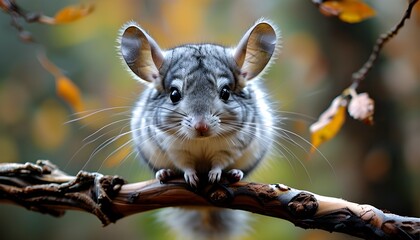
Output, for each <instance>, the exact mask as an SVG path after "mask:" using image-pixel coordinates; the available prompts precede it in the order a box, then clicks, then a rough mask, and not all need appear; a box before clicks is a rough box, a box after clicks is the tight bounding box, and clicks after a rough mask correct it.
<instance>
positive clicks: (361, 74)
mask: <svg viewBox="0 0 420 240" xmlns="http://www.w3.org/2000/svg"><path fill="white" fill-rule="evenodd" d="M417 2H418V0H410V2H409V4H408V8H407V10H406V11H405V14H404V16H403V17H402V19H401V20H400V22H399V23H398V24H397V25H396V26H394V27H393V28H392V29H391V30H389V31H388V32H387V33H384V34H381V35H380V36H379V38H378V39H377V40H376V43H375V45H374V46H373V49H372V53H371V54H370V56H369V58H368V60H367V61H366V62H365V64H364V65H363V66H362V67H361V68H360V69H359V71H357V72H355V73H353V75H352V85H351V86H350V88H352V89H357V87H358V86H359V84H360V82H361V81H363V80H364V79H365V78H366V75H367V73H368V72H369V71H370V70H371V69H372V67H373V66H374V63H375V61H376V59H378V56H379V53H380V52H381V50H382V48H383V46H384V45H385V43H387V42H388V41H389V40H390V39H392V38H393V37H394V36H395V35H396V34H397V33H398V31H399V30H400V29H401V28H402V27H403V26H404V23H405V20H407V19H409V18H410V16H411V11H412V10H413V7H414V5H415V4H416V3H417Z"/></svg>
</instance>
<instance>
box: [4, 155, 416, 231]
mask: <svg viewBox="0 0 420 240" xmlns="http://www.w3.org/2000/svg"><path fill="white" fill-rule="evenodd" d="M0 202H9V203H13V204H18V205H21V206H24V207H26V208H27V209H29V210H32V211H38V212H41V213H46V214H51V215H53V216H57V217H58V216H62V215H63V214H64V213H65V211H66V210H81V211H85V212H89V213H92V214H94V215H96V216H97V217H98V218H99V219H100V220H101V221H102V223H103V224H104V225H108V224H110V223H114V222H116V221H117V220H118V219H120V218H123V217H126V216H129V215H132V214H135V213H140V212H145V211H148V210H152V209H158V208H164V207H172V206H217V207H222V208H232V209H240V210H245V211H250V212H254V213H258V214H262V215H267V216H272V217H276V218H281V219H285V220H287V221H290V222H292V223H294V224H295V225H296V226H298V227H301V228H305V229H307V228H318V229H323V230H326V231H330V232H342V233H346V234H349V235H353V236H356V237H361V238H365V239H419V238H420V218H414V217H402V216H398V215H395V214H391V213H385V212H383V211H381V210H379V209H377V208H375V207H373V206H370V205H360V204H356V203H352V202H348V201H345V200H342V199H337V198H332V197H324V196H320V195H317V194H314V193H311V192H307V191H301V190H298V189H293V188H290V187H287V186H285V185H283V184H260V183H250V182H237V183H229V182H222V183H219V184H204V185H202V186H200V187H199V188H197V189H192V188H190V186H189V185H188V184H186V183H185V182H184V180H183V179H174V180H171V181H169V182H167V183H165V184H161V183H159V182H158V181H156V180H150V181H145V182H139V183H133V184H128V183H126V182H125V181H124V180H123V179H122V178H120V177H118V176H104V175H102V174H100V173H89V172H83V171H81V172H79V173H78V174H77V176H70V175H67V174H66V173H64V172H62V171H60V170H59V169H58V168H57V167H56V166H55V165H53V164H51V163H50V162H49V161H43V160H40V161H38V162H37V163H36V164H32V163H26V164H16V163H6V164H0Z"/></svg>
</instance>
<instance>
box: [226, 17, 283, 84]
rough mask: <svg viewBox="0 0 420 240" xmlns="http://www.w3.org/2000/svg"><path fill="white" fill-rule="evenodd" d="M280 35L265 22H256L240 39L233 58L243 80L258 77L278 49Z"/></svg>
mask: <svg viewBox="0 0 420 240" xmlns="http://www.w3.org/2000/svg"><path fill="white" fill-rule="evenodd" d="M279 39H280V34H279V32H278V31H277V28H276V27H275V26H274V25H273V24H272V23H270V22H269V21H267V20H264V19H261V20H259V21H257V22H256V23H255V24H254V26H252V27H251V28H250V29H249V30H248V31H247V32H246V33H245V35H244V36H243V37H242V39H241V41H240V42H239V44H238V45H237V46H236V47H235V49H234V51H233V57H234V59H235V62H236V64H237V65H238V67H239V69H240V70H241V75H242V76H243V78H244V79H245V80H251V79H254V78H255V77H257V76H258V75H260V74H261V73H262V72H263V70H264V69H265V68H266V67H267V66H268V65H269V63H270V60H271V59H272V57H273V55H274V54H275V52H276V50H277V48H279Z"/></svg>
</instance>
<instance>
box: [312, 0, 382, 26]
mask: <svg viewBox="0 0 420 240" xmlns="http://www.w3.org/2000/svg"><path fill="white" fill-rule="evenodd" d="M319 8H320V11H321V13H323V14H324V15H326V16H338V18H339V19H340V20H341V21H343V22H347V23H358V22H361V21H363V20H365V19H367V18H370V17H372V16H374V15H375V10H374V9H373V8H371V7H370V6H369V5H367V4H366V3H364V2H363V1H361V0H340V1H339V0H337V1H326V2H323V3H322V4H321V5H320V6H319Z"/></svg>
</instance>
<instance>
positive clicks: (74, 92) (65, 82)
mask: <svg viewBox="0 0 420 240" xmlns="http://www.w3.org/2000/svg"><path fill="white" fill-rule="evenodd" d="M38 60H39V61H40V62H41V65H42V66H43V67H44V68H45V70H47V71H48V72H49V73H51V74H52V75H53V76H54V77H55V82H56V93H57V95H58V96H59V97H60V98H61V99H63V100H64V101H66V102H67V103H68V104H69V105H70V106H71V107H72V108H73V110H74V111H75V112H82V111H83V109H84V106H83V105H84V104H83V101H82V97H81V93H80V90H79V88H78V87H77V86H76V84H74V83H73V82H72V81H71V80H70V79H69V78H67V77H66V76H65V75H64V74H63V73H62V72H61V70H60V69H59V68H58V67H57V66H55V65H54V64H53V63H52V62H51V61H50V60H48V59H47V57H46V56H45V55H42V54H38Z"/></svg>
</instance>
